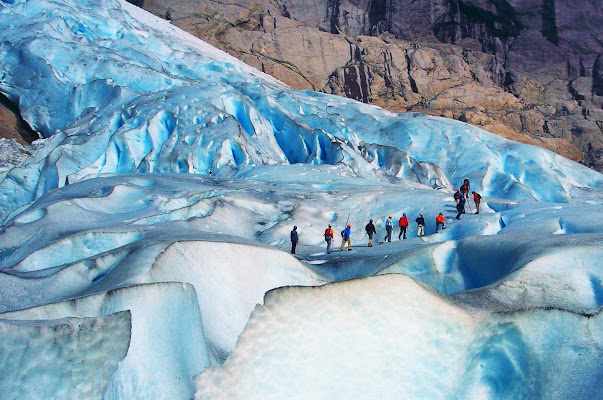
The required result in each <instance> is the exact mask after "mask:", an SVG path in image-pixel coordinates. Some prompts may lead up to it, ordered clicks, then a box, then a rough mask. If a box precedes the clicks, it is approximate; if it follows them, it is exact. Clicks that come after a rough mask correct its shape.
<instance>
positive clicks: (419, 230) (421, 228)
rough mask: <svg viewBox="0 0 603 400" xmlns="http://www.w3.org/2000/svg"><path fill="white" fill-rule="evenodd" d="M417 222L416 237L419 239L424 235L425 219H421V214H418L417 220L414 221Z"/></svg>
mask: <svg viewBox="0 0 603 400" xmlns="http://www.w3.org/2000/svg"><path fill="white" fill-rule="evenodd" d="M415 221H416V222H417V225H418V226H417V237H421V236H423V235H425V218H423V214H419V216H418V217H417V219H416V220H415Z"/></svg>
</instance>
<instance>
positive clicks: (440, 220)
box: [436, 213, 446, 233]
mask: <svg viewBox="0 0 603 400" xmlns="http://www.w3.org/2000/svg"><path fill="white" fill-rule="evenodd" d="M440 225H442V229H446V217H445V216H443V215H442V213H439V214H438V216H437V217H436V233H438V231H439V229H440Z"/></svg>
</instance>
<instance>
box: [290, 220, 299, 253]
mask: <svg viewBox="0 0 603 400" xmlns="http://www.w3.org/2000/svg"><path fill="white" fill-rule="evenodd" d="M298 240H299V239H298V237H297V226H294V227H293V230H292V231H291V254H295V247H297V242H298Z"/></svg>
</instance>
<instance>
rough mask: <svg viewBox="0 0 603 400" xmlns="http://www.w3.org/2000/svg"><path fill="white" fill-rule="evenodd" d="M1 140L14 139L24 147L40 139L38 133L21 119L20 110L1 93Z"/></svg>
mask: <svg viewBox="0 0 603 400" xmlns="http://www.w3.org/2000/svg"><path fill="white" fill-rule="evenodd" d="M0 138H4V139H14V140H16V141H17V142H19V144H21V145H23V146H27V145H28V144H31V143H32V142H33V141H34V140H36V139H38V135H37V133H35V132H34V131H33V130H32V129H31V128H30V127H29V125H28V124H27V122H25V121H24V120H23V118H21V114H20V113H19V109H18V108H17V107H16V106H15V105H14V104H13V103H12V102H11V101H10V100H9V99H8V98H6V97H5V96H4V95H3V94H2V93H0Z"/></svg>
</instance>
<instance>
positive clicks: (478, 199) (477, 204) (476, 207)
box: [472, 192, 482, 214]
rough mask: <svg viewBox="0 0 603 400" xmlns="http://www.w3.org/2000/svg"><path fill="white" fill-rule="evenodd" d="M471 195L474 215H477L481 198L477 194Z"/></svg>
mask: <svg viewBox="0 0 603 400" xmlns="http://www.w3.org/2000/svg"><path fill="white" fill-rule="evenodd" d="M472 193H473V201H474V202H475V209H476V210H477V211H476V214H479V204H480V203H481V202H482V196H481V195H480V194H479V193H477V192H472Z"/></svg>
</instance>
